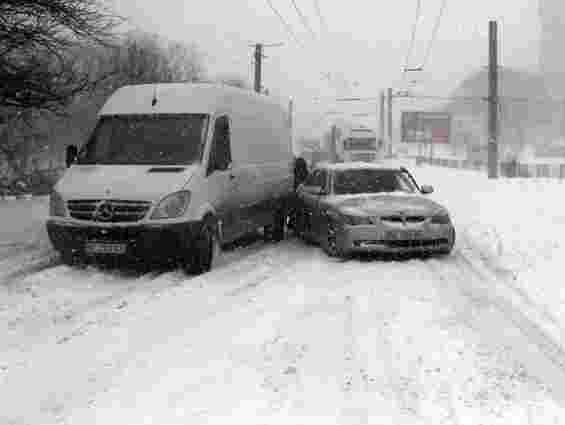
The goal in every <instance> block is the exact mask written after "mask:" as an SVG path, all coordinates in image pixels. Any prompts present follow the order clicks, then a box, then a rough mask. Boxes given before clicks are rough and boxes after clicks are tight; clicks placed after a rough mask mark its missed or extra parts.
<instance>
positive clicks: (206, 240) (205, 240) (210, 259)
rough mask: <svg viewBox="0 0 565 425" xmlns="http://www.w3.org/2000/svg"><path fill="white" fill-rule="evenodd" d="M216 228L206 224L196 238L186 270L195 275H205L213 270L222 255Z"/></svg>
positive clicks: (209, 223) (186, 261)
mask: <svg viewBox="0 0 565 425" xmlns="http://www.w3.org/2000/svg"><path fill="white" fill-rule="evenodd" d="M215 229H216V228H215V226H214V225H213V224H212V223H211V222H210V221H208V222H205V223H204V224H203V225H202V228H201V229H200V233H199V234H198V236H197V237H196V239H195V241H194V243H193V246H192V249H191V250H190V252H189V256H190V258H187V259H185V270H186V271H187V272H189V273H193V274H203V273H206V272H209V271H210V270H211V269H212V265H213V264H214V263H215V262H216V260H217V257H218V255H219V253H220V244H219V241H218V237H217V233H216V230H215Z"/></svg>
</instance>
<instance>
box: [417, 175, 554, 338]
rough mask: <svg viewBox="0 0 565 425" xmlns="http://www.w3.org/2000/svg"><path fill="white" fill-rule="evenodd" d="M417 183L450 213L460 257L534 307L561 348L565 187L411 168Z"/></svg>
mask: <svg viewBox="0 0 565 425" xmlns="http://www.w3.org/2000/svg"><path fill="white" fill-rule="evenodd" d="M412 169H413V170H414V174H415V176H416V178H417V179H418V181H419V183H421V184H423V183H430V184H432V185H434V186H435V189H436V192H435V193H434V194H433V195H432V198H435V199H436V200H438V201H439V202H441V203H442V204H444V205H445V206H446V207H448V209H449V210H450V211H451V213H452V216H453V219H454V221H455V224H456V228H457V233H458V241H457V247H458V249H459V251H460V252H461V253H464V254H465V255H467V256H475V257H478V258H475V259H477V260H479V261H481V262H483V263H485V264H487V265H488V266H489V268H490V269H491V270H492V271H493V272H494V274H495V275H497V276H498V277H499V278H500V280H501V281H502V282H504V283H505V285H507V286H508V288H509V289H511V290H512V292H513V293H514V295H518V296H519V297H521V298H522V301H523V302H525V303H527V304H530V305H534V306H535V308H536V310H537V311H538V313H539V315H540V317H543V320H544V321H545V322H544V323H543V324H542V323H539V324H540V325H541V326H543V327H544V328H545V329H546V330H548V331H550V332H551V334H552V336H554V337H555V338H558V339H559V340H560V342H561V345H565V332H563V331H562V329H565V288H563V287H562V282H563V277H562V274H563V267H562V264H561V261H563V260H564V259H565V208H564V202H563V194H564V193H565V182H562V181H559V180H556V179H543V178H538V179H533V178H524V179H522V178H515V179H503V178H501V179H497V180H490V179H488V178H487V176H486V173H481V172H477V171H466V170H454V169H449V168H440V167H431V166H427V165H424V166H421V167H415V168H414V167H413V168H412Z"/></svg>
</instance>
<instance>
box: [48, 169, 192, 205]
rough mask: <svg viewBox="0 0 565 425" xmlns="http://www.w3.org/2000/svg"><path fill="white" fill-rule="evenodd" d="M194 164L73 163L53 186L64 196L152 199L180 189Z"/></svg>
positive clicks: (74, 197)
mask: <svg viewBox="0 0 565 425" xmlns="http://www.w3.org/2000/svg"><path fill="white" fill-rule="evenodd" d="M196 168H197V166H195V165H189V166H178V167H172V166H159V167H154V166H148V165H135V166H132V165H74V166H72V167H71V168H69V169H68V170H67V172H66V173H65V175H64V176H63V177H62V178H61V180H59V182H58V183H57V185H56V187H55V189H56V190H57V191H58V192H59V193H61V195H62V196H63V197H64V198H65V199H126V200H139V201H156V200H158V199H160V198H161V197H163V196H165V195H167V194H169V193H172V192H176V191H178V190H181V189H182V188H183V187H184V186H185V185H186V183H187V182H188V180H189V179H190V177H191V176H192V175H193V173H194V172H195V170H196Z"/></svg>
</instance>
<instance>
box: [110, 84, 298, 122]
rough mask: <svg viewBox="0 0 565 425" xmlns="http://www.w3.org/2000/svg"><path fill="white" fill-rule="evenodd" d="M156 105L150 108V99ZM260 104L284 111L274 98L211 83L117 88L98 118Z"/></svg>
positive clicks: (284, 107)
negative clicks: (232, 104)
mask: <svg viewBox="0 0 565 425" xmlns="http://www.w3.org/2000/svg"><path fill="white" fill-rule="evenodd" d="M154 98H155V99H157V102H156V103H155V104H154V105H153V99H154ZM233 102H235V103H236V104H238V105H239V104H240V103H244V104H245V103H256V104H257V103H259V104H262V105H269V104H270V105H273V106H275V105H276V106H278V107H280V108H283V109H286V108H287V107H288V105H285V104H284V101H283V100H282V99H280V98H278V97H275V96H267V95H260V94H257V93H255V92H253V91H251V90H245V89H240V88H237V87H232V86H227V85H223V84H211V83H160V84H138V85H130V86H124V87H121V88H119V89H118V90H116V91H115V92H114V94H112V96H111V97H110V98H109V99H108V101H107V102H106V103H105V104H104V106H103V107H102V109H101V110H100V112H99V115H118V114H158V113H163V114H166V113H185V114H186V113H195V114H198V113H200V114H211V113H214V112H215V111H216V110H217V109H218V108H221V107H222V106H225V105H226V104H229V103H233Z"/></svg>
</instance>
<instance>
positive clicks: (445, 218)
mask: <svg viewBox="0 0 565 425" xmlns="http://www.w3.org/2000/svg"><path fill="white" fill-rule="evenodd" d="M432 223H433V224H451V218H450V217H449V214H446V213H442V214H436V215H434V216H432Z"/></svg>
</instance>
